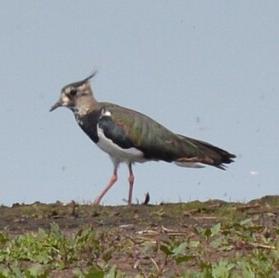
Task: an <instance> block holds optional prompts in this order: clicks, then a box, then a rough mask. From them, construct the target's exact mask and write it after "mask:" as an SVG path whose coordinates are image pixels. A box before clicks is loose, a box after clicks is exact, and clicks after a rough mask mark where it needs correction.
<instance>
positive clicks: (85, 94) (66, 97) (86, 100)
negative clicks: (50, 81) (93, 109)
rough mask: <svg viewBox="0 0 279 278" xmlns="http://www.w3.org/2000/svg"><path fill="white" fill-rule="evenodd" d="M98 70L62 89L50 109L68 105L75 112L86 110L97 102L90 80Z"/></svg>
mask: <svg viewBox="0 0 279 278" xmlns="http://www.w3.org/2000/svg"><path fill="white" fill-rule="evenodd" d="M96 73H97V72H96V71H95V72H93V73H92V74H91V75H90V76H88V77H86V78H85V79H83V80H81V81H78V82H74V83H71V84H68V85H66V86H64V87H63V88H62V90H61V94H60V98H59V99H58V101H57V102H56V103H55V104H54V105H53V106H52V107H51V108H50V111H53V110H55V109H56V108H58V107H61V106H63V107H68V108H69V109H71V110H72V111H74V112H78V111H79V110H84V109H85V108H87V107H88V106H89V105H92V103H96V100H95V98H94V96H93V92H92V89H91V86H90V83H89V80H90V79H91V78H93V77H94V76H95V75H96Z"/></svg>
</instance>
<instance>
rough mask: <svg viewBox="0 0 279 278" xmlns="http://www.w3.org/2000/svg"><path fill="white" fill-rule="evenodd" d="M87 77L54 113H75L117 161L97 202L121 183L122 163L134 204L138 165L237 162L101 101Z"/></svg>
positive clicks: (63, 93)
mask: <svg viewBox="0 0 279 278" xmlns="http://www.w3.org/2000/svg"><path fill="white" fill-rule="evenodd" d="M95 75H96V72H94V73H93V74H91V75H90V76H88V77H87V78H85V79H83V80H81V81H78V82H74V83H71V84H69V85H66V86H65V87H63V88H62V91H61V95H60V98H59V100H58V101H57V102H56V103H55V104H54V105H53V106H52V107H51V109H50V111H53V110H54V109H56V108H58V107H60V106H64V107H68V108H69V109H70V110H72V111H73V113H74V116H75V118H76V121H77V123H78V125H79V126H80V127H81V128H82V130H83V131H84V132H85V133H86V134H87V135H88V136H89V137H90V139H91V140H92V141H93V142H94V143H96V144H97V146H98V147H99V148H100V149H102V150H103V151H105V152H106V153H107V154H108V155H109V156H110V158H111V160H112V162H113V166H114V168H113V174H112V177H111V179H110V181H109V183H108V184H107V186H106V187H105V188H104V189H103V191H102V192H101V194H100V195H99V196H98V197H97V198H96V199H95V202H94V203H95V204H100V202H101V200H102V198H103V197H104V195H105V194H106V193H107V191H108V190H109V189H110V188H111V187H112V186H113V184H114V183H115V182H116V181H117V169H118V166H119V164H120V163H121V162H124V163H126V164H127V165H128V169H129V177H128V181H129V195H128V204H129V205H130V204H131V203H132V193H133V184H134V174H133V170H132V165H133V164H134V163H135V162H140V163H142V162H146V161H150V160H152V161H159V160H163V161H166V162H174V163H175V164H177V165H178V166H183V167H194V168H196V167H203V166H204V165H211V166H215V167H217V168H220V169H223V170H224V169H225V166H224V164H227V163H231V162H233V158H235V155H234V154H231V153H229V152H227V151H225V150H222V149H220V148H218V147H216V146H213V145H211V144H209V143H207V142H203V141H200V140H196V139H193V138H189V137H186V136H183V135H180V134H176V133H174V132H172V131H170V130H169V129H167V128H166V127H164V126H162V125H161V124H159V123H158V122H156V121H154V120H153V119H151V118H149V117H148V116H146V115H144V114H142V113H140V112H137V111H134V110H132V109H129V108H125V107H122V106H119V105H116V104H113V103H109V102H98V101H97V100H96V99H95V97H94V95H93V91H92V89H91V86H90V79H91V78H92V77H94V76H95Z"/></svg>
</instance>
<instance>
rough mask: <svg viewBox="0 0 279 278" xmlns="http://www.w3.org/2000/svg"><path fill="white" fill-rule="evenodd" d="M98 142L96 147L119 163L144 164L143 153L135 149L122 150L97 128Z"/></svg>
mask: <svg viewBox="0 0 279 278" xmlns="http://www.w3.org/2000/svg"><path fill="white" fill-rule="evenodd" d="M97 133H98V137H99V141H98V143H97V146H98V147H99V148H100V149H102V150H103V151H104V152H106V153H108V154H109V155H110V156H111V157H113V158H115V159H116V160H118V161H119V162H144V161H145V159H144V157H143V152H142V151H140V150H138V149H136V148H129V149H122V148H121V147H119V146H118V145H116V144H115V143H114V142H113V141H112V140H111V139H109V138H107V137H106V136H105V135H104V132H103V130H102V129H101V128H99V126H97Z"/></svg>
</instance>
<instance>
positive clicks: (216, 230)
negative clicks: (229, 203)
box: [210, 223, 221, 236]
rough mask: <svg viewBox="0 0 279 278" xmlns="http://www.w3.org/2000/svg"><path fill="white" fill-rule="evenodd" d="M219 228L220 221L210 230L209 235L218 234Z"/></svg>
mask: <svg viewBox="0 0 279 278" xmlns="http://www.w3.org/2000/svg"><path fill="white" fill-rule="evenodd" d="M220 230H221V223H218V224H216V225H214V226H213V227H212V228H211V229H210V231H211V236H216V235H217V234H219V232H220Z"/></svg>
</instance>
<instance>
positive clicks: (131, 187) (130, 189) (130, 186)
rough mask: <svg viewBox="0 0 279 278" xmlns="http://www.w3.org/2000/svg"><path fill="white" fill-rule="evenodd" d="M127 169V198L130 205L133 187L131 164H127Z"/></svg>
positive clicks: (133, 178)
mask: <svg viewBox="0 0 279 278" xmlns="http://www.w3.org/2000/svg"><path fill="white" fill-rule="evenodd" d="M128 168H129V178H128V181H129V198H128V205H131V204H132V196H133V185H134V180H135V177H134V174H133V169H132V164H131V163H129V165H128Z"/></svg>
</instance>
